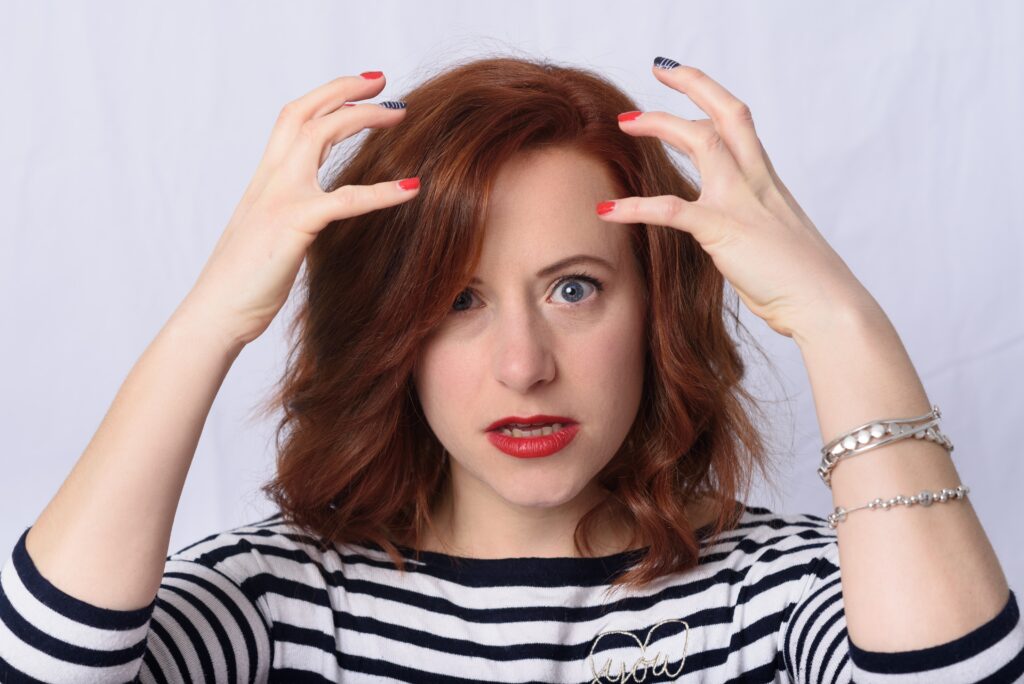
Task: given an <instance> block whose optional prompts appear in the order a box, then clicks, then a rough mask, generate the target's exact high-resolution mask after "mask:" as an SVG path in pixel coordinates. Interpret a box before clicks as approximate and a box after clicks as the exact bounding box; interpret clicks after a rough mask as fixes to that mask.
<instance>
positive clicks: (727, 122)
mask: <svg viewBox="0 0 1024 684" xmlns="http://www.w3.org/2000/svg"><path fill="white" fill-rule="evenodd" d="M658 60H664V58H661V57H659V58H658V59H656V60H655V66H654V67H652V69H653V70H654V74H655V76H656V77H657V79H658V80H659V81H661V82H662V83H664V84H665V85H667V86H668V87H670V88H673V89H674V90H678V91H679V92H681V93H683V94H685V95H686V96H687V97H689V98H690V99H691V100H693V102H694V104H696V105H697V106H698V107H700V108H701V109H702V110H703V111H704V113H705V114H707V115H708V116H710V117H711V121H712V122H713V123H714V125H715V128H717V129H718V133H719V135H720V136H722V139H723V140H724V141H725V144H726V145H727V146H728V148H729V151H730V152H732V155H733V157H734V158H735V159H736V163H737V164H738V165H739V168H740V169H741V170H742V172H743V173H744V174H746V176H747V177H748V178H750V179H752V180H764V179H765V178H767V177H768V176H769V172H768V168H767V165H766V164H765V155H764V149H763V148H762V146H761V141H760V140H759V139H758V137H757V131H756V130H755V129H754V117H753V115H752V114H751V112H750V108H749V107H748V106H747V105H746V104H745V103H744V102H742V101H740V100H739V99H738V98H737V97H736V96H735V95H733V94H732V93H730V92H729V91H728V90H726V89H725V87H724V86H722V85H721V84H719V83H718V82H716V81H715V80H714V79H712V78H711V77H710V76H708V75H707V74H705V73H704V72H703V71H701V70H700V69H697V68H696V67H690V66H684V65H679V66H675V67H673V68H668V69H666V68H662V67H659V66H657V64H659V63H660V64H667V65H671V64H675V62H673V61H672V60H667V61H662V62H659V61H658Z"/></svg>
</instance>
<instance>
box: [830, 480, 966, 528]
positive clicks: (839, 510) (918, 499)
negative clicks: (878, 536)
mask: <svg viewBox="0 0 1024 684" xmlns="http://www.w3.org/2000/svg"><path fill="white" fill-rule="evenodd" d="M969 491H971V490H970V487H967V486H966V485H958V486H957V487H955V488H953V489H943V490H941V491H938V492H930V491H928V490H927V489H926V490H924V491H922V492H921V493H920V494H915V495H914V496H910V497H907V496H903V495H902V494H897V495H896V496H894V497H892V498H891V499H888V500H886V499H874V500H872V501H869V502H868V503H866V504H864V505H863V506H857V507H856V508H843V507H842V506H836V510H835V511H834V512H832V513H829V514H828V518H827V520H828V526H829V527H831V528H832V529H833V530H834V529H835V528H836V526H837V525H838V524H839V523H841V522H843V521H844V520H846V516H847V515H848V514H850V513H853V512H854V511H859V510H860V509H862V508H870V509H873V510H877V509H881V510H883V511H887V510H889V509H890V508H892V507H893V506H899V505H901V504H902V505H904V506H913V505H914V504H921V505H922V506H931V505H932V503H934V502H936V501H938V502H944V501H949V500H951V499H962V498H964V497H965V496H967V493H968V492H969Z"/></svg>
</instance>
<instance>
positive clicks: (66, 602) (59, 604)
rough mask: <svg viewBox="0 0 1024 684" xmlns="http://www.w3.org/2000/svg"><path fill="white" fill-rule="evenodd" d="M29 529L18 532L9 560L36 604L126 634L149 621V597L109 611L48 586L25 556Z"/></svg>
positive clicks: (93, 625)
mask: <svg viewBox="0 0 1024 684" xmlns="http://www.w3.org/2000/svg"><path fill="white" fill-rule="evenodd" d="M29 529H31V528H28V529H26V530H25V531H24V532H22V534H21V537H20V538H19V539H18V542H17V544H15V545H14V551H13V554H12V561H13V563H14V569H15V570H17V572H18V576H19V577H21V582H22V584H24V585H25V588H27V589H28V590H29V592H30V593H31V594H32V595H33V596H35V597H36V599H37V600H38V601H39V602H40V603H42V604H43V605H45V606H46V607H48V608H50V609H51V610H53V611H54V612H56V613H60V614H61V615H63V616H64V617H66V618H68V619H70V620H74V621H75V622H80V623H82V624H83V625H88V626H90V627H98V628H100V629H119V630H126V631H127V630H131V629H135V628H136V627H141V626H142V625H144V624H146V621H147V620H149V617H150V615H152V613H153V607H154V606H155V605H156V597H155V596H154V597H153V602H152V603H150V604H149V605H148V606H145V607H143V608H137V609H135V610H112V609H109V608H100V607H98V606H94V605H92V604H91V603H86V602H85V601H82V600H79V599H77V598H75V597H74V596H71V595H70V594H67V593H65V592H63V591H61V590H60V589H58V588H57V587H56V586H54V585H53V584H51V583H50V581H49V580H47V579H46V578H45V577H43V576H42V575H41V574H39V570H38V569H37V568H36V564H35V563H34V562H33V561H32V557H31V556H29V554H28V549H27V548H26V547H25V537H27V536H28V530H29Z"/></svg>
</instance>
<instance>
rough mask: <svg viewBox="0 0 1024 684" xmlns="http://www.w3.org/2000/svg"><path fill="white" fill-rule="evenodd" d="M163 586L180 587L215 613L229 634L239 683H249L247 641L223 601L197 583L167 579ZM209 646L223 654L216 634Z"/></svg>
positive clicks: (179, 579)
mask: <svg viewBox="0 0 1024 684" xmlns="http://www.w3.org/2000/svg"><path fill="white" fill-rule="evenodd" d="M163 584H166V585H169V586H173V587H178V588H180V589H181V590H183V591H185V592H186V593H188V594H191V595H192V596H195V597H196V598H197V599H199V600H200V601H201V602H202V603H203V605H205V606H206V607H207V608H209V609H210V610H211V611H212V612H213V614H214V615H215V616H216V617H217V621H218V623H219V624H221V625H223V627H224V631H225V632H226V633H227V636H228V640H229V642H230V643H231V651H232V653H234V654H235V667H236V668H237V677H238V682H240V684H244V683H245V682H247V681H248V678H247V673H248V672H249V652H248V651H247V650H246V648H245V639H244V637H243V636H242V633H241V631H240V630H239V628H238V627H237V623H236V622H235V618H234V617H233V616H232V615H231V613H229V612H228V609H227V608H226V607H225V606H224V604H223V602H222V601H221V599H220V598H219V597H217V596H214V595H213V594H211V593H210V592H208V591H207V590H206V589H204V588H203V587H201V586H199V585H198V584H196V583H195V582H189V581H186V580H183V579H181V578H177V577H165V578H164V580H163ZM171 593H172V592H166V595H170V594H171ZM194 610H195V609H194V608H192V609H190V614H191V611H194ZM211 629H212V628H211ZM257 641H258V639H257ZM207 646H208V647H209V648H211V649H212V650H214V651H216V652H217V653H218V654H220V653H221V649H220V642H219V641H218V640H217V637H216V635H215V634H212V633H211V635H210V640H209V642H208V644H207ZM215 657H216V656H215ZM223 676H224V677H226V676H227V661H226V660H224V675H223ZM218 681H219V680H218Z"/></svg>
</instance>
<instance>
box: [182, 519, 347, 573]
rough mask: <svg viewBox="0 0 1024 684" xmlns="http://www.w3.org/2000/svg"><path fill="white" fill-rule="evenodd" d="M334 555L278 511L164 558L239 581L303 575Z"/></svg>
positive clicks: (326, 561) (326, 564) (199, 541)
mask: <svg viewBox="0 0 1024 684" xmlns="http://www.w3.org/2000/svg"><path fill="white" fill-rule="evenodd" d="M332 557H337V554H336V553H334V552H333V551H332V550H331V549H330V548H329V547H327V546H325V545H324V544H323V543H322V542H321V541H320V540H319V539H317V538H316V537H315V536H314V535H311V534H309V533H308V532H306V531H304V530H302V529H300V528H298V527H296V526H294V525H292V524H290V523H289V522H287V521H285V520H284V519H283V517H282V515H281V514H280V513H276V514H274V515H272V516H270V517H268V518H264V519H262V520H258V521H255V522H252V523H247V524H244V525H239V526H237V527H234V528H231V529H228V530H223V531H221V532H216V533H213V534H211V535H209V536H207V537H204V538H203V539H200V540H198V541H196V542H193V543H191V544H189V545H187V546H185V547H183V548H181V549H179V550H177V551H175V552H174V553H172V554H171V555H169V556H168V557H167V564H168V568H169V569H171V568H172V567H175V566H178V567H180V566H182V565H185V566H186V567H187V566H188V565H189V564H194V565H200V566H203V567H206V568H209V569H212V570H215V571H217V572H219V573H221V574H224V575H226V576H228V577H229V578H231V579H233V580H235V581H236V582H239V583H241V582H243V581H246V580H248V579H251V578H253V577H257V576H260V575H269V576H274V575H277V576H289V575H296V574H304V572H303V569H304V568H309V569H314V570H315V569H316V568H320V569H325V568H327V567H329V566H331V565H334V563H333V562H332Z"/></svg>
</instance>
